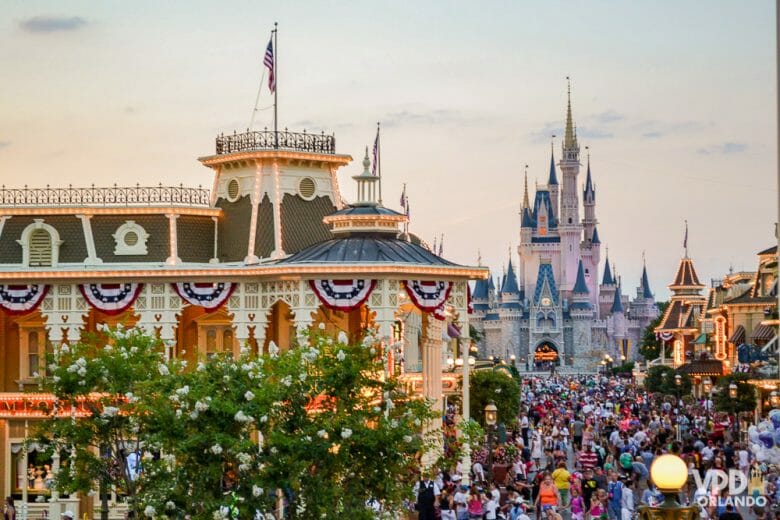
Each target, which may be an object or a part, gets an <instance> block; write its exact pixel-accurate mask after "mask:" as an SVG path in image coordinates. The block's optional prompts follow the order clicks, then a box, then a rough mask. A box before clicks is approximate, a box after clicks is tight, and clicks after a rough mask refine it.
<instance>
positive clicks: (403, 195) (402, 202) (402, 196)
mask: <svg viewBox="0 0 780 520" xmlns="http://www.w3.org/2000/svg"><path fill="white" fill-rule="evenodd" d="M401 207H402V208H404V209H406V183H404V190H403V191H402V192H401Z"/></svg>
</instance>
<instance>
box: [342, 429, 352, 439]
mask: <svg viewBox="0 0 780 520" xmlns="http://www.w3.org/2000/svg"><path fill="white" fill-rule="evenodd" d="M350 437H352V430H350V429H349V428H344V429H343V430H341V438H342V439H349V438H350Z"/></svg>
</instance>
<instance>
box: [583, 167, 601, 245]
mask: <svg viewBox="0 0 780 520" xmlns="http://www.w3.org/2000/svg"><path fill="white" fill-rule="evenodd" d="M582 205H583V207H584V209H585V217H584V218H583V219H582V225H583V227H584V228H585V242H586V243H591V242H593V236H594V234H595V232H596V224H598V222H597V221H596V187H595V186H594V184H593V179H592V177H591V173H590V152H588V173H587V175H586V176H585V190H583V192H582Z"/></svg>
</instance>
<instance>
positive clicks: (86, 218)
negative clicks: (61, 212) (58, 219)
mask: <svg viewBox="0 0 780 520" xmlns="http://www.w3.org/2000/svg"><path fill="white" fill-rule="evenodd" d="M76 216H77V217H78V218H79V220H81V229H82V230H83V231H84V242H85V243H86V244H87V258H86V259H85V260H84V263H85V264H87V265H95V264H102V263H103V260H101V259H100V258H98V256H97V252H96V251H95V238H94V237H93V236H92V223H91V222H90V219H92V215H76Z"/></svg>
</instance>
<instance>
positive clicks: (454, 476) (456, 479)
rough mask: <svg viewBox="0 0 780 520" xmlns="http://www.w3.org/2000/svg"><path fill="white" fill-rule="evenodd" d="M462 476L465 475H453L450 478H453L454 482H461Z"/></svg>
mask: <svg viewBox="0 0 780 520" xmlns="http://www.w3.org/2000/svg"><path fill="white" fill-rule="evenodd" d="M462 478H463V477H461V476H460V475H453V476H452V477H451V478H450V480H452V481H453V482H460V480H461V479H462Z"/></svg>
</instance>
